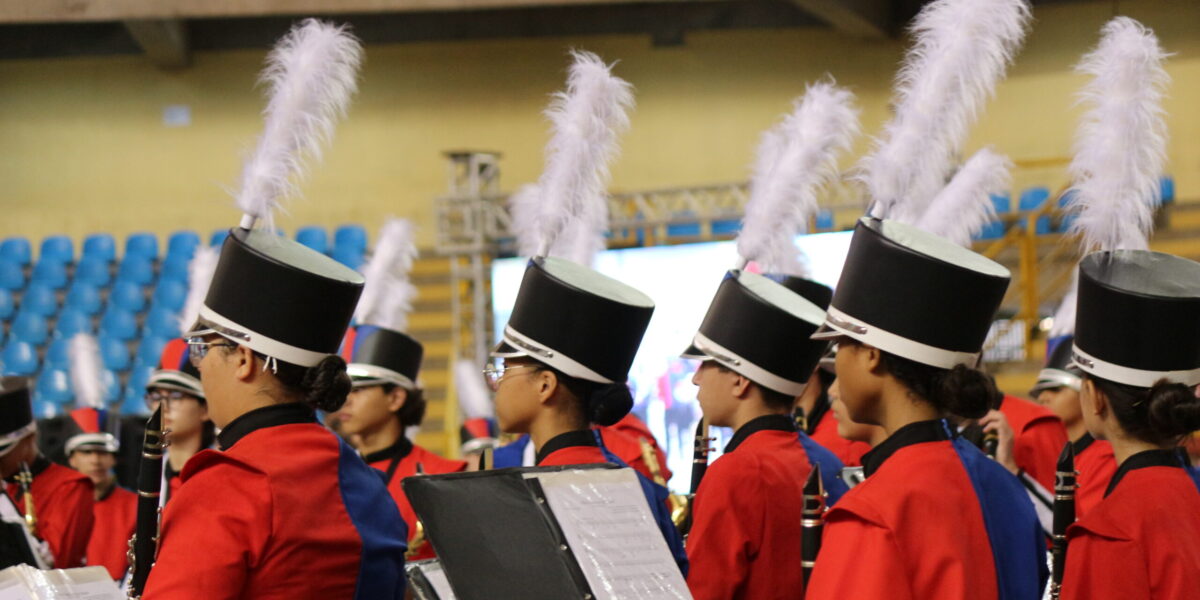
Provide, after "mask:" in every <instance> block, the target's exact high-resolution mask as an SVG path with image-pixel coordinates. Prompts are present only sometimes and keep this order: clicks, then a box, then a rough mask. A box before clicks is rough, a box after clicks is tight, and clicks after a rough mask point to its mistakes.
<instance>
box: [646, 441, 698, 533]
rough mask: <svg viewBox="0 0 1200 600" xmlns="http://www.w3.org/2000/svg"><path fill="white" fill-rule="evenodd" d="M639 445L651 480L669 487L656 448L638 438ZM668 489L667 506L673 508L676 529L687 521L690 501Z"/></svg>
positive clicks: (672, 518) (673, 521)
mask: <svg viewBox="0 0 1200 600" xmlns="http://www.w3.org/2000/svg"><path fill="white" fill-rule="evenodd" d="M638 444H639V445H640V446H641V447H642V461H643V462H645V463H646V467H647V468H648V469H650V478H651V479H653V480H654V483H657V484H658V485H661V486H663V487H664V488H665V487H667V480H666V478H665V477H663V474H662V469H661V468H660V467H659V466H658V455H657V454H655V453H654V447H653V446H651V445H650V442H648V441H646V438H638ZM669 490H670V488H668V494H667V504H668V505H669V506H670V507H671V522H672V523H674V524H675V527H679V526H680V525H682V524H683V522H684V521H685V520H686V519H687V516H688V514H689V512H690V509H689V504H690V500H689V499H688V497H687V496H684V495H682V494H673V493H670V491H669Z"/></svg>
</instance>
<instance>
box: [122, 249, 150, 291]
mask: <svg viewBox="0 0 1200 600" xmlns="http://www.w3.org/2000/svg"><path fill="white" fill-rule="evenodd" d="M117 279H118V280H124V281H131V282H133V283H136V284H138V285H150V284H151V283H153V282H154V264H153V263H152V262H151V261H150V259H149V258H147V257H145V256H141V255H138V254H128V255H126V256H125V258H122V259H121V267H120V268H119V269H118V270H117Z"/></svg>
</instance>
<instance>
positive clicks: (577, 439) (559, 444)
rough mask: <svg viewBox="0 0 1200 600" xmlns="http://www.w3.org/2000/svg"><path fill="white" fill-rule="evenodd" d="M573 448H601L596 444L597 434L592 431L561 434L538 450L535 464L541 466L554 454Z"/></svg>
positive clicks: (583, 430)
mask: <svg viewBox="0 0 1200 600" xmlns="http://www.w3.org/2000/svg"><path fill="white" fill-rule="evenodd" d="M573 446H593V447H599V446H600V444H597V443H596V434H594V433H592V430H591V429H582V430H577V431H568V432H566V433H560V434H558V435H556V436H554V437H552V438H550V441H548V442H546V443H545V444H542V449H541V450H538V452H537V460H536V461H535V462H534V464H535V465H540V464H542V461H543V460H546V457H547V456H550V455H551V454H553V453H554V452H557V451H559V450H562V449H563V448H571V447H573Z"/></svg>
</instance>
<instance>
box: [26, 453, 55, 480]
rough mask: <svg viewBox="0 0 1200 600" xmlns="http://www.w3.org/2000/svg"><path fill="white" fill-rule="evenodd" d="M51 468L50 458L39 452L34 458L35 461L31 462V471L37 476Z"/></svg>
mask: <svg viewBox="0 0 1200 600" xmlns="http://www.w3.org/2000/svg"><path fill="white" fill-rule="evenodd" d="M49 468H50V459H48V458H46V457H45V456H42V455H40V454H39V455H38V457H37V458H35V459H33V462H32V463H30V464H29V473H30V474H31V475H33V476H34V477H37V476H38V475H41V474H42V473H44V472H46V469H49Z"/></svg>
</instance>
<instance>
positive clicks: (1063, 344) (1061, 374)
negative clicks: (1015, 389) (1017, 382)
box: [1029, 335, 1083, 398]
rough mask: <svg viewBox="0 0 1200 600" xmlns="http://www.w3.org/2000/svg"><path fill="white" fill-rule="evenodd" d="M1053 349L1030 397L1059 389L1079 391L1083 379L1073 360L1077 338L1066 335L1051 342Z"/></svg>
mask: <svg viewBox="0 0 1200 600" xmlns="http://www.w3.org/2000/svg"><path fill="white" fill-rule="evenodd" d="M1051 342H1052V343H1053V348H1052V349H1051V350H1050V355H1049V356H1047V357H1046V366H1044V367H1042V370H1041V372H1040V373H1038V379H1037V383H1035V384H1034V385H1033V389H1032V390H1029V395H1030V396H1033V397H1035V398H1036V397H1037V395H1038V394H1040V393H1042V391H1044V390H1049V389H1053V388H1058V387H1069V388H1071V389H1073V390H1076V391H1078V390H1079V388H1080V386H1081V384H1082V383H1083V379H1082V378H1080V373H1081V371H1080V370H1079V366H1078V365H1076V364H1075V362H1074V361H1073V360H1072V356H1073V353H1074V346H1075V337H1074V336H1070V335H1066V336H1061V337H1059V338H1057V339H1054V340H1051Z"/></svg>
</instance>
